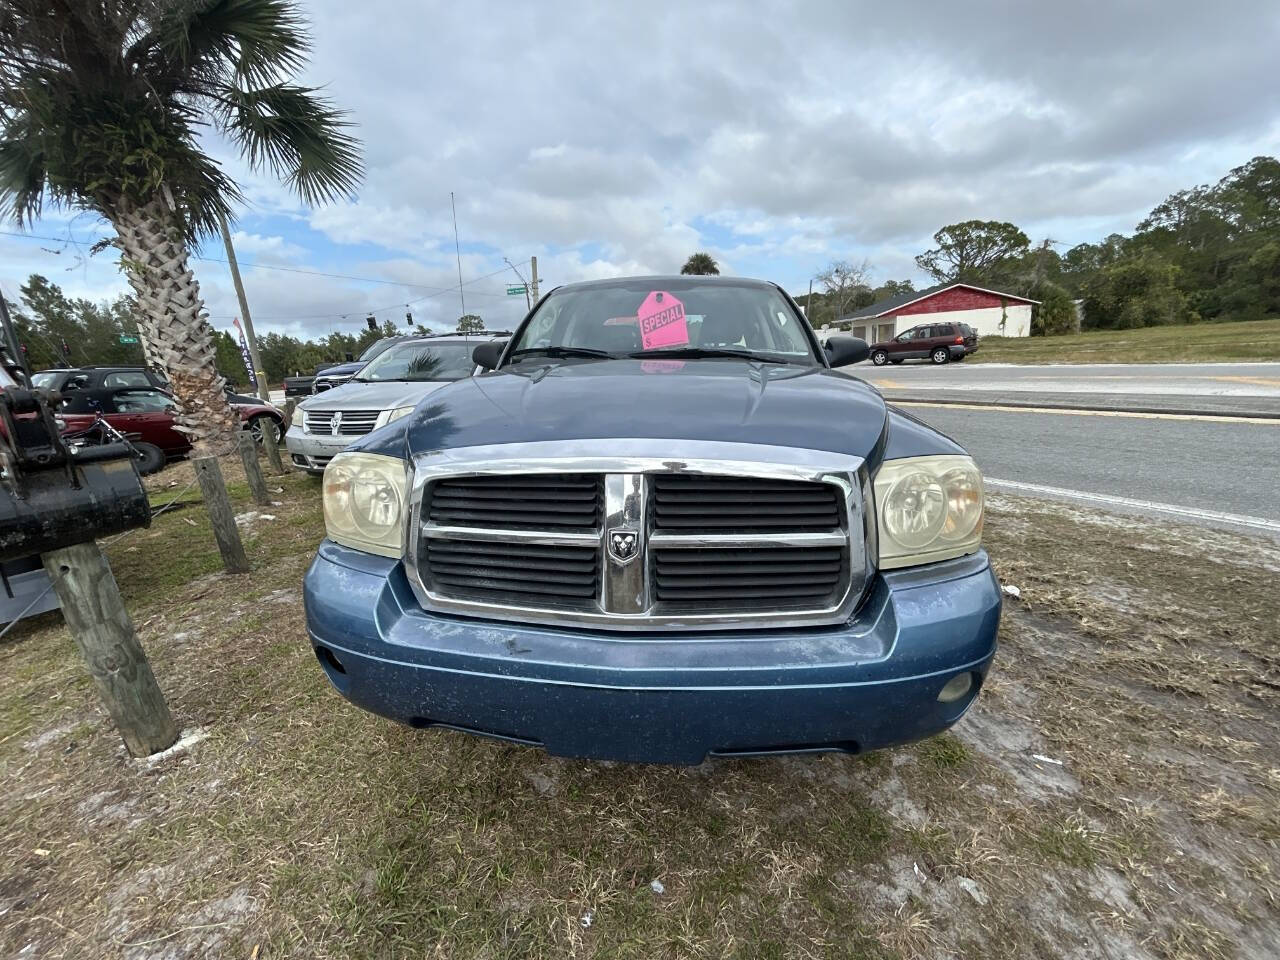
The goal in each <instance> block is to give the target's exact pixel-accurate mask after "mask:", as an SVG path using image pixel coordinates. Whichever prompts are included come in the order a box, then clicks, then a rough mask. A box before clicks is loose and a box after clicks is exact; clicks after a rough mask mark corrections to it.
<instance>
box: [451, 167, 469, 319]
mask: <svg viewBox="0 0 1280 960" xmlns="http://www.w3.org/2000/svg"><path fill="white" fill-rule="evenodd" d="M449 209H451V210H452V211H453V255H454V256H455V257H457V258H458V299H459V300H461V301H462V315H463V316H464V317H465V316H466V315H467V298H466V295H465V294H463V292H462V248H461V247H459V246H458V205H457V204H456V203H454V200H453V191H452V190H450V191H449Z"/></svg>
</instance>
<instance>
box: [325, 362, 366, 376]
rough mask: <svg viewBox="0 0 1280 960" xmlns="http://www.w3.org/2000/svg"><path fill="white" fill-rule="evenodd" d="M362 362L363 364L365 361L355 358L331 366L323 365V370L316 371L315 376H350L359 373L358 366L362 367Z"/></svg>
mask: <svg viewBox="0 0 1280 960" xmlns="http://www.w3.org/2000/svg"><path fill="white" fill-rule="evenodd" d="M364 364H365V361H363V360H355V361H352V362H351V363H335V364H334V365H333V366H332V367H325V368H324V369H323V370H321V371H320V372H319V373H317V374H316V376H317V377H351V376H354V375H355V374H357V373H359V371H360V368H361V367H363V366H364Z"/></svg>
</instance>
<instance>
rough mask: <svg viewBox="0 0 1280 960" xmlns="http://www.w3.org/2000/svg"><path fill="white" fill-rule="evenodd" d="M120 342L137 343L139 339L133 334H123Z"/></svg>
mask: <svg viewBox="0 0 1280 960" xmlns="http://www.w3.org/2000/svg"><path fill="white" fill-rule="evenodd" d="M120 342H121V343H137V342H138V338H137V337H135V336H134V335H133V334H132V333H122V334H120Z"/></svg>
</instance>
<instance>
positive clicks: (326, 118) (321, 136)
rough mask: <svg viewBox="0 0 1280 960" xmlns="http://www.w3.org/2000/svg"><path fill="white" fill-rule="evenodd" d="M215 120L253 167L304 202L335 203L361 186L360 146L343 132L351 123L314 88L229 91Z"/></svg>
mask: <svg viewBox="0 0 1280 960" xmlns="http://www.w3.org/2000/svg"><path fill="white" fill-rule="evenodd" d="M216 116H217V119H218V121H219V125H220V126H221V127H222V129H223V130H224V131H225V132H226V133H227V134H228V135H229V136H230V137H231V138H232V139H233V140H234V141H235V142H236V144H237V145H238V146H240V148H241V149H242V150H243V151H244V154H245V157H246V159H247V160H248V161H249V164H250V165H251V166H252V167H254V168H255V169H260V168H262V167H269V168H270V169H271V170H273V171H274V172H275V173H276V174H277V175H279V176H280V177H282V178H284V179H285V180H287V181H288V182H289V184H290V185H291V186H292V187H293V188H294V189H295V190H296V191H297V192H298V195H299V196H301V197H302V199H303V201H305V202H306V203H309V204H315V203H321V202H324V201H328V200H334V199H337V198H339V197H341V196H342V195H344V194H346V193H349V192H350V191H351V190H352V189H354V187H355V186H356V185H357V184H358V183H359V182H360V178H361V176H362V174H363V166H362V164H361V162H360V151H359V142H358V141H357V140H356V139H355V138H354V137H352V136H351V135H350V134H348V133H347V132H346V131H347V130H348V129H349V128H350V126H351V125H350V123H349V122H348V121H347V120H346V115H345V114H343V113H342V112H341V111H338V110H335V109H334V108H333V107H332V106H331V105H330V104H329V103H328V101H326V100H324V99H323V98H321V97H318V96H316V91H315V90H314V89H313V88H310V87H299V86H295V85H293V84H288V83H279V84H274V85H272V86H268V87H262V88H260V89H257V90H229V91H227V92H226V93H225V94H224V96H223V98H222V100H221V107H220V109H219V110H218V111H217V113H216Z"/></svg>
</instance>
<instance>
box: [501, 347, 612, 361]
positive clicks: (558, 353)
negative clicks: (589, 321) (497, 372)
mask: <svg viewBox="0 0 1280 960" xmlns="http://www.w3.org/2000/svg"><path fill="white" fill-rule="evenodd" d="M615 356H616V355H615V354H612V353H610V352H609V351H608V350H592V349H591V348H590V347H523V348H521V349H519V350H512V351H511V354H510V356H508V357H507V359H508V360H516V359H519V358H521V357H551V358H552V359H553V360H563V359H566V358H570V357H584V358H587V359H601V360H612V359H614V358H615Z"/></svg>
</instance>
